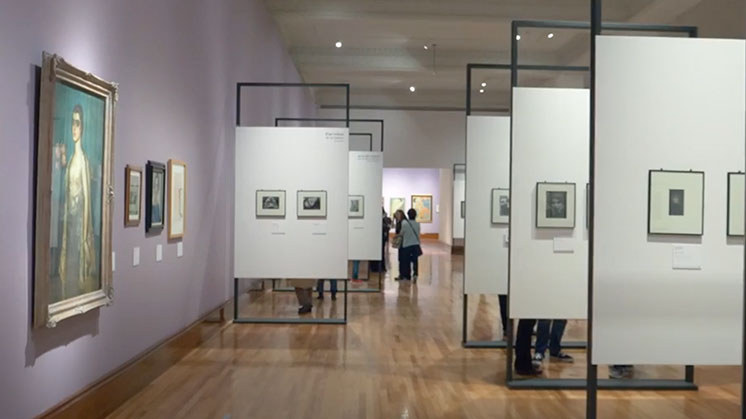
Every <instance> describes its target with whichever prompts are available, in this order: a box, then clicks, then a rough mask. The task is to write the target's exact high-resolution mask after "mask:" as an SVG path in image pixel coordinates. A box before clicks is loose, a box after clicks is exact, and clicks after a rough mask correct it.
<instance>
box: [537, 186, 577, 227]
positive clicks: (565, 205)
mask: <svg viewBox="0 0 746 419" xmlns="http://www.w3.org/2000/svg"><path fill="white" fill-rule="evenodd" d="M536 228H575V184H574V183H552V182H539V183H537V184H536Z"/></svg>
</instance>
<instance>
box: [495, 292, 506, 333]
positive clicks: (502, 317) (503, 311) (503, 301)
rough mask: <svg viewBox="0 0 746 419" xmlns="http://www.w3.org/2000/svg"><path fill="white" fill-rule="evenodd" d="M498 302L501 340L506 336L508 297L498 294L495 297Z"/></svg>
mask: <svg viewBox="0 0 746 419" xmlns="http://www.w3.org/2000/svg"><path fill="white" fill-rule="evenodd" d="M497 299H498V300H499V301H500V321H501V322H502V325H503V339H505V338H506V337H507V336H508V296H507V295H505V294H500V295H498V296H497Z"/></svg>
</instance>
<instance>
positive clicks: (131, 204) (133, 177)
mask: <svg viewBox="0 0 746 419" xmlns="http://www.w3.org/2000/svg"><path fill="white" fill-rule="evenodd" d="M141 200H142V169H141V168H139V167H136V166H130V165H127V167H126V168H125V169H124V225H125V226H128V227H131V226H138V225H140V218H141V217H140V216H141V211H140V208H142V203H141Z"/></svg>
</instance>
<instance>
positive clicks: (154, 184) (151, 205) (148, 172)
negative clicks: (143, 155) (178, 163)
mask: <svg viewBox="0 0 746 419" xmlns="http://www.w3.org/2000/svg"><path fill="white" fill-rule="evenodd" d="M165 202H166V165H165V164H163V163H158V162H155V161H148V164H147V165H146V166H145V231H146V232H148V233H156V234H158V233H160V232H161V230H163V221H164V218H165V216H166V212H165V208H164V203H165Z"/></svg>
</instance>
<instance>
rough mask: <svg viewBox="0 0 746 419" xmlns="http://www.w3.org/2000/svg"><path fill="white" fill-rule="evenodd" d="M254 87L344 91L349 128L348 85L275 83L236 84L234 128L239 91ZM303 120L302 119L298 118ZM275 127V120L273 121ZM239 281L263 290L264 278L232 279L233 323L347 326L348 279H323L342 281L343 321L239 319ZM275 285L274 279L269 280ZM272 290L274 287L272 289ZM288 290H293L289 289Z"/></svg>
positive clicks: (342, 120)
mask: <svg viewBox="0 0 746 419" xmlns="http://www.w3.org/2000/svg"><path fill="white" fill-rule="evenodd" d="M254 87H263V88H268V87H280V88H286V87H291V88H312V87H328V88H337V89H345V118H344V119H340V120H339V121H340V122H344V123H345V127H347V128H349V127H350V85H349V83H275V82H239V83H236V127H240V126H241V89H243V88H254ZM298 119H304V118H298ZM275 126H277V119H275ZM241 279H252V280H262V288H264V285H263V284H264V278H233V281H234V284H233V323H273V324H347V294H348V292H347V291H348V286H347V285H348V284H347V281H348V278H325V279H336V280H338V281H344V283H345V286H344V319H316V318H289V319H285V318H239V317H238V281H239V280H241ZM271 280H272V283H273V284H274V283H275V279H271ZM273 288H274V287H273ZM289 290H293V289H292V288H290V289H289Z"/></svg>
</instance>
